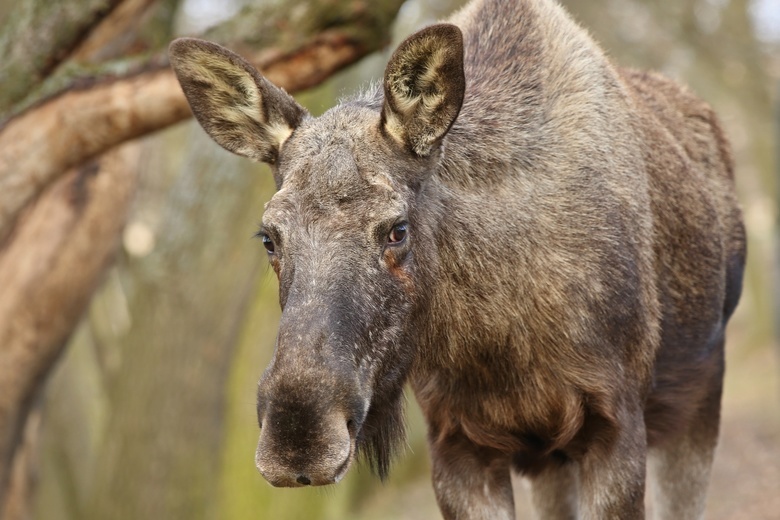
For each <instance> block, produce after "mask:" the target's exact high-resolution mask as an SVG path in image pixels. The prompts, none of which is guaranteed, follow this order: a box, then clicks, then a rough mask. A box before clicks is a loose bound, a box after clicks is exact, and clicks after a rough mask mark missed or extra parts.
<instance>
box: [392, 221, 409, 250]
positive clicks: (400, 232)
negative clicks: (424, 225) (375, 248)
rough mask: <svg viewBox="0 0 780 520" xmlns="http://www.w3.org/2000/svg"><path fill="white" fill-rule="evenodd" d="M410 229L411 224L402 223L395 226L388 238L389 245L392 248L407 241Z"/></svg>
mask: <svg viewBox="0 0 780 520" xmlns="http://www.w3.org/2000/svg"><path fill="white" fill-rule="evenodd" d="M408 228H409V224H407V223H406V222H401V223H400V224H396V225H395V226H393V229H392V230H391V231H390V235H388V237H387V243H388V244H390V245H391V246H393V245H398V244H400V243H402V242H403V241H404V240H406V234H407V232H408Z"/></svg>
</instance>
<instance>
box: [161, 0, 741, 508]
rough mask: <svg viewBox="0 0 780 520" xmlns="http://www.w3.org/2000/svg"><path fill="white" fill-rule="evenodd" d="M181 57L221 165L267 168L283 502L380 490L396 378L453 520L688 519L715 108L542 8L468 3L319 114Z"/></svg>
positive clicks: (704, 480) (719, 196) (265, 434)
mask: <svg viewBox="0 0 780 520" xmlns="http://www.w3.org/2000/svg"><path fill="white" fill-rule="evenodd" d="M170 61H171V64H172V66H173V68H174V70H175V72H176V74H177V77H178V79H179V82H180V83H181V86H182V89H183V91H184V93H185V95H186V97H187V99H188V101H189V103H190V105H191V107H192V111H193V113H194V115H195V117H196V118H197V120H198V121H199V123H200V124H201V125H202V127H203V128H204V129H205V131H206V132H207V133H208V134H209V135H210V136H211V137H212V138H213V139H214V140H215V141H216V142H217V143H219V144H220V145H221V146H222V147H224V148H226V149H227V150H229V151H231V152H234V153H236V154H239V155H242V156H245V157H248V158H249V159H252V160H256V161H263V162H266V163H268V164H270V165H271V169H272V171H273V176H274V179H275V182H276V188H277V191H276V193H275V195H274V196H273V197H272V198H271V200H270V201H269V202H268V203H267V205H266V207H265V212H264V215H263V219H262V227H261V229H260V231H259V233H258V236H259V237H260V238H261V239H262V243H263V245H264V247H265V249H266V250H267V252H268V258H269V261H270V265H271V266H272V268H273V270H274V271H275V272H276V275H277V277H278V280H279V300H280V304H281V307H282V311H283V312H282V316H281V321H280V324H279V332H278V336H277V340H276V346H275V351H274V355H273V358H272V361H271V362H270V365H269V366H268V368H267V369H266V371H265V373H264V374H263V376H262V378H261V380H260V382H259V384H258V395H257V416H258V420H259V424H260V437H259V442H258V446H257V451H256V465H257V468H258V469H259V471H260V473H262V475H263V476H264V478H265V479H266V480H268V482H270V483H271V484H272V485H274V486H293V487H294V486H308V485H312V486H319V485H326V484H332V483H335V482H338V481H339V480H340V479H341V478H342V477H343V476H344V474H345V473H346V472H347V470H348V468H349V467H350V465H351V464H352V463H353V461H354V460H355V459H356V458H358V457H361V458H362V459H364V460H366V461H367V463H368V464H369V465H370V466H371V467H372V469H373V470H374V471H375V473H377V474H378V475H379V476H380V477H382V478H384V477H385V476H386V475H387V474H388V470H389V466H390V463H391V461H392V459H393V456H394V455H395V454H396V453H397V451H398V448H399V446H400V445H401V444H402V441H403V436H404V423H403V387H404V385H405V384H406V383H407V382H409V383H410V385H411V387H412V389H413V391H414V394H415V396H416V399H417V401H418V402H419V404H420V406H421V408H422V410H423V413H424V416H425V418H426V422H427V427H428V442H429V448H430V455H431V460H432V473H433V486H434V490H435V494H436V499H437V501H438V504H439V507H440V510H441V512H442V514H443V516H444V518H447V519H456V518H457V519H511V518H514V503H513V492H512V484H511V473H512V472H517V473H519V474H522V475H524V476H525V477H527V478H528V479H529V480H530V483H531V497H532V502H533V505H534V508H535V509H536V510H537V512H538V515H539V517H540V518H545V519H564V518H566V519H569V518H584V519H591V520H603V519H621V520H627V519H639V518H644V508H645V506H644V494H645V483H646V475H649V478H650V479H653V480H654V482H655V483H656V486H655V489H656V490H657V493H656V494H655V496H654V500H655V505H654V510H655V513H656V515H657V518H659V519H667V520H671V519H674V520H680V519H692V518H700V517H701V515H702V514H703V510H704V505H705V497H706V489H707V485H708V480H709V473H710V468H711V465H712V461H713V452H714V449H715V446H716V443H717V437H718V428H719V416H720V399H721V393H722V384H723V371H724V328H725V326H726V322H727V321H728V319H729V318H730V316H731V315H732V313H733V311H734V309H735V307H736V305H737V301H738V300H739V296H740V293H741V288H742V273H743V268H744V263H745V232H744V227H743V224H742V218H741V211H740V209H739V206H738V203H737V200H736V195H735V188H734V178H733V175H734V174H733V161H732V157H731V152H730V149H729V145H728V143H727V141H726V138H725V137H724V132H723V131H722V129H721V127H720V124H719V123H718V120H717V118H716V116H715V114H714V113H713V111H712V109H711V108H710V107H709V106H708V105H707V104H706V103H704V102H702V101H700V100H698V99H697V98H696V97H694V96H693V95H692V94H691V93H690V92H689V91H688V90H686V89H685V88H683V87H680V86H678V85H677V84H676V83H675V82H673V81H671V80H669V79H667V78H665V77H663V76H661V75H659V74H656V73H647V72H641V71H636V70H629V69H625V68H620V67H617V66H615V65H613V64H612V63H611V61H610V60H609V59H608V58H607V57H606V56H605V54H604V52H603V51H602V50H600V48H599V47H598V46H597V44H595V43H594V42H593V40H592V39H591V38H590V37H589V35H588V34H587V33H586V32H585V30H583V29H582V28H580V27H579V26H578V25H577V24H576V23H575V22H574V21H572V19H571V18H570V17H569V15H568V14H567V13H566V12H565V11H564V10H563V8H562V7H560V6H559V5H557V4H556V3H555V2H554V1H553V0H517V1H506V0H474V1H473V2H472V3H470V4H468V5H467V6H466V7H464V8H463V9H462V10H460V11H459V12H457V13H456V14H455V15H454V16H453V17H452V18H451V19H450V20H449V21H448V22H447V23H440V24H435V25H431V26H429V27H427V28H424V29H422V30H420V31H419V32H417V33H416V34H413V35H412V36H410V37H409V38H408V39H406V40H405V41H404V42H403V43H401V44H400V46H399V47H398V48H397V49H396V51H395V52H394V54H393V55H392V57H391V58H390V60H389V62H388V64H387V68H386V70H385V74H384V79H383V81H382V82H381V83H377V84H376V85H373V86H370V87H368V88H367V90H366V91H365V92H363V93H362V94H359V95H357V96H355V97H354V98H353V99H350V100H346V101H342V102H341V103H340V104H339V105H338V106H336V107H335V108H332V109H331V110H329V111H328V112H326V113H325V114H324V115H322V116H321V117H319V118H314V117H311V116H310V115H309V114H308V113H307V111H306V110H305V109H304V108H302V107H301V106H300V105H298V104H297V103H296V102H295V101H294V100H293V98H292V97H290V96H289V95H288V94H287V93H285V92H284V91H283V90H281V89H279V88H277V87H275V86H274V85H272V84H271V83H270V82H269V81H268V80H266V79H265V78H264V77H263V76H262V75H261V74H260V73H259V72H258V71H257V70H256V69H255V68H253V67H252V66H251V65H250V64H248V63H247V62H246V61H244V60H243V59H242V58H241V57H239V56H237V55H236V54H234V53H232V52H230V51H228V50H226V49H224V48H222V47H220V46H218V45H216V44H214V43H209V42H205V41H202V40H197V39H191V38H181V39H178V40H175V41H174V42H173V43H172V44H171V46H170Z"/></svg>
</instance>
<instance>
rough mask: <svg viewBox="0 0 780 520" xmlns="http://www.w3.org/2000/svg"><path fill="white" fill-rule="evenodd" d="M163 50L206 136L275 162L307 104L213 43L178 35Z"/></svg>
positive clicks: (235, 151)
mask: <svg viewBox="0 0 780 520" xmlns="http://www.w3.org/2000/svg"><path fill="white" fill-rule="evenodd" d="M168 54H169V56H170V60H171V66H172V67H173V70H174V71H175V72H176V77H178V78H179V83H180V84H181V88H182V90H183V91H184V95H185V96H186V97H187V101H189V103H190V107H191V108H192V113H193V114H195V117H196V118H197V120H198V122H199V123H200V124H201V126H202V127H203V129H204V130H206V132H207V133H208V134H209V135H210V136H211V138H212V139H214V140H215V141H216V142H217V143H218V144H219V145H220V146H222V147H223V148H225V149H227V150H229V151H231V152H233V153H237V154H238V155H243V156H244V157H249V158H250V159H253V160H256V161H264V162H267V163H271V164H273V163H275V162H276V159H277V157H278V155H279V150H280V148H281V147H282V144H283V143H284V141H285V140H287V138H288V137H290V134H292V132H293V130H295V128H296V127H297V126H298V125H299V124H300V122H301V120H302V119H303V118H304V117H305V116H306V110H305V109H304V108H303V107H301V106H300V105H299V104H298V103H296V102H295V100H294V99H293V98H292V97H290V95H289V94H287V93H286V92H285V91H284V90H282V89H280V88H278V87H276V86H275V85H273V84H271V83H270V82H269V81H268V80H267V79H265V78H264V77H263V76H261V75H260V73H259V72H257V70H256V69H255V68H254V67H253V66H252V65H250V64H249V63H247V62H246V61H244V59H243V58H241V57H240V56H238V55H237V54H234V53H232V52H230V51H229V50H227V49H225V48H224V47H221V46H219V45H217V44H215V43H211V42H206V41H203V40H198V39H195V38H179V39H177V40H174V41H173V42H172V43H171V45H170V48H169V49H168Z"/></svg>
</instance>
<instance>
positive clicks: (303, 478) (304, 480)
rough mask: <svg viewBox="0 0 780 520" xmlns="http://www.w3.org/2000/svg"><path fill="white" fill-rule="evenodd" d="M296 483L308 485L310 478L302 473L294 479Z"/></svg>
mask: <svg viewBox="0 0 780 520" xmlns="http://www.w3.org/2000/svg"><path fill="white" fill-rule="evenodd" d="M296 480H297V482H298V484H301V485H302V486H308V485H309V484H311V480H309V479H308V477H306V476H304V475H298V478H297V479H296Z"/></svg>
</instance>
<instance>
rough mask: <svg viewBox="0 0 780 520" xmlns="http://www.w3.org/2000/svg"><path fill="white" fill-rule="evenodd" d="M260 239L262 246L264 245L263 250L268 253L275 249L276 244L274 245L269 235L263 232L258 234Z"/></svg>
mask: <svg viewBox="0 0 780 520" xmlns="http://www.w3.org/2000/svg"><path fill="white" fill-rule="evenodd" d="M260 240H262V241H263V247H265V250H266V251H268V252H269V253H273V252H274V251H276V246H275V245H274V241H273V240H271V237H269V236H268V235H266V234H265V233H263V234H261V235H260Z"/></svg>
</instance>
